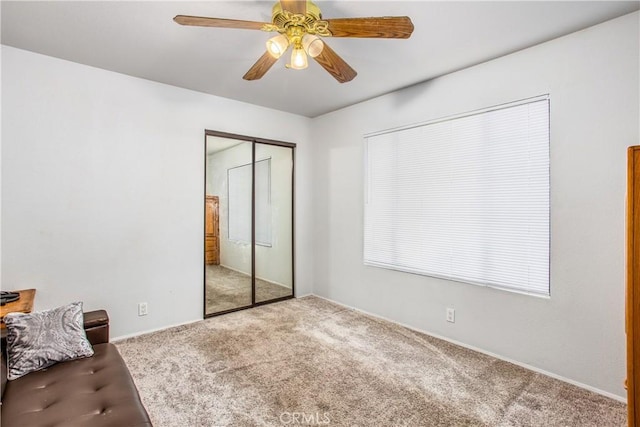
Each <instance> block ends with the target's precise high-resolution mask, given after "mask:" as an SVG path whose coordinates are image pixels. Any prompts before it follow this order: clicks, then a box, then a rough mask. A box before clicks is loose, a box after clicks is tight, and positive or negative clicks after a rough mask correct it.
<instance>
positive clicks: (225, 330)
mask: <svg viewBox="0 0 640 427" xmlns="http://www.w3.org/2000/svg"><path fill="white" fill-rule="evenodd" d="M117 346H118V348H119V350H120V352H121V353H122V355H123V357H124V358H125V360H126V362H127V364H128V366H129V369H130V370H131V373H132V375H133V377H134V379H135V382H136V384H137V386H138V389H139V391H140V395H141V396H142V400H143V402H144V404H145V406H146V408H147V410H148V411H149V415H150V416H151V419H152V421H153V424H154V426H156V427H163V426H166V427H176V426H178V427H187V426H281V425H326V426H375V427H383V426H411V427H417V426H598V427H602V426H623V425H625V424H626V405H624V404H622V403H619V402H616V401H614V400H611V399H608V398H606V397H602V396H599V395H597V394H594V393H591V392H589V391H586V390H583V389H580V388H577V387H575V386H572V385H569V384H566V383H563V382H561V381H558V380H554V379H552V378H549V377H545V376H543V375H540V374H537V373H535V372H532V371H528V370H526V369H523V368H521V367H518V366H515V365H512V364H510V363H506V362H503V361H500V360H497V359H494V358H492V357H489V356H486V355H483V354H480V353H476V352H474V351H471V350H467V349H464V348H461V347H458V346H456V345H453V344H449V343H447V342H445V341H441V340H438V339H435V338H432V337H429V336H427V335H423V334H420V333H417V332H414V331H411V330H408V329H406V328H403V327H401V326H398V325H395V324H393V323H390V322H386V321H382V320H379V319H376V318H372V317H369V316H366V315H363V314H361V313H359V312H356V311H353V310H349V309H345V308H344V307H341V306H339V305H336V304H333V303H330V302H328V301H325V300H323V299H320V298H317V297H306V298H301V299H293V300H287V301H284V302H279V303H275V304H270V305H266V306H262V307H258V308H254V309H250V310H245V311H240V312H235V313H231V314H227V315H224V316H219V317H215V318H211V319H207V320H204V321H201V322H197V323H194V324H191V325H187V326H182V327H177V328H172V329H168V330H164V331H160V332H156V333H152V334H149V335H145V336H141V337H136V338H130V339H128V340H125V341H121V342H119V343H117Z"/></svg>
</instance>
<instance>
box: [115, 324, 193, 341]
mask: <svg viewBox="0 0 640 427" xmlns="http://www.w3.org/2000/svg"><path fill="white" fill-rule="evenodd" d="M202 320H203V319H195V320H187V321H186V322H182V323H176V324H173V325H167V326H162V327H160V328H153V329H147V330H145V331H140V332H134V333H132V334H126V335H120V336H117V337H115V338H110V339H109V341H110V342H112V343H117V342H118V341H122V340H126V339H127V338H133V337H139V336H141V335H147V334H151V333H153V332H158V331H164V330H165V329H171V328H175V327H177V326H184V325H189V324H191V323H196V322H201V321H202Z"/></svg>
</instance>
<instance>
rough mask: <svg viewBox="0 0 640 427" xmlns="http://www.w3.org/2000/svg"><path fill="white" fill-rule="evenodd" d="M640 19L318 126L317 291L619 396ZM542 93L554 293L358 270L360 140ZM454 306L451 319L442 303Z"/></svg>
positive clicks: (333, 116)
mask: <svg viewBox="0 0 640 427" xmlns="http://www.w3.org/2000/svg"><path fill="white" fill-rule="evenodd" d="M638 20H639V15H638V13H637V12H636V13H633V14H630V15H627V16H624V17H621V18H618V19H616V20H613V21H610V22H606V23H604V24H601V25H598V26H596V27H592V28H590V29H587V30H584V31H581V32H578V33H574V34H572V35H569V36H566V37H563V38H560V39H557V40H553V41H550V42H548V43H544V44H542V45H539V46H536V47H533V48H530V49H527V50H524V51H521V52H517V53H514V54H511V55H508V56H505V57H502V58H499V59H496V60H493V61H489V62H487V63H484V64H481V65H478V66H475V67H472V68H469V69H466V70H462V71H459V72H456V73H453V74H450V75H446V76H443V77H441V78H438V79H435V80H432V81H429V82H426V83H423V84H419V85H416V86H413V87H410V88H407V89H405V90H401V91H397V92H394V93H391V94H388V95H385V96H382V97H379V98H376V99H373V100H370V101H367V102H363V103H361V104H358V105H355V106H352V107H348V108H345V109H342V110H340V111H337V112H334V113H330V114H327V115H324V116H321V117H319V118H316V119H315V120H314V121H313V123H312V130H313V133H312V135H314V137H313V138H314V140H313V147H314V159H315V161H316V168H315V179H314V182H315V190H314V194H315V204H314V207H315V210H316V212H315V215H316V217H315V225H316V227H315V239H314V242H315V243H316V245H317V250H316V265H315V273H316V274H315V276H314V277H315V284H314V291H315V292H316V293H317V294H319V295H321V296H324V297H327V298H330V299H333V300H336V301H338V302H341V303H344V304H347V305H350V306H353V307H356V308H359V309H361V310H365V311H369V312H371V313H375V314H377V315H380V316H383V317H387V318H390V319H393V320H396V321H399V322H401V323H404V324H407V325H410V326H412V327H415V328H419V329H422V330H425V331H429V332H431V333H434V334H438V335H441V336H445V337H448V338H449V339H452V340H457V341H460V342H463V343H465V344H467V345H470V346H475V347H478V348H481V349H483V350H485V351H488V352H493V353H495V354H498V355H501V356H502V357H506V358H511V359H514V360H516V361H519V362H520V363H525V364H529V365H532V366H534V367H537V368H539V369H542V370H546V371H548V372H551V373H553V374H556V375H560V376H563V377H565V378H567V379H570V380H572V381H576V382H579V383H583V384H585V385H588V386H590V387H593V388H596V389H599V390H601V391H604V392H606V393H611V394H615V395H617V396H621V397H622V396H625V391H624V389H623V380H624V378H625V333H624V231H625V227H624V221H625V218H624V215H625V210H624V207H625V176H626V147H627V146H629V145H634V144H638V143H639V142H640V140H639V132H638V126H639V122H638V117H639V111H638V104H639V99H638V91H639V84H638V74H639V70H638V62H639V56H638V51H639V45H638ZM546 93H548V94H550V97H551V199H552V200H551V228H552V230H551V239H552V240H551V293H552V296H551V298H550V299H541V298H536V297H531V296H525V295H520V294H516V293H510V292H506V291H500V290H495V289H489V288H484V287H479V286H474V285H469V284H462V283H456V282H450V281H446V280H440V279H435V278H429V277H423V276H417V275H411V274H406V273H401V272H396V271H390V270H384V269H379V268H373V267H365V266H364V265H363V263H362V255H363V254H362V237H363V175H364V174H363V135H364V134H366V133H369V132H374V131H379V130H383V129H388V128H392V127H396V126H402V125H406V124H411V123H417V122H424V121H428V120H431V119H435V118H439V117H444V116H448V115H452V114H456V113H461V112H466V111H471V110H474V109H479V108H483V107H487V106H492V105H497V104H501V103H506V102H509V101H514V100H519V99H523V98H527V97H531V96H535V95H541V94H546ZM446 307H454V308H455V309H456V323H455V324H451V323H447V322H446V321H445V308H446Z"/></svg>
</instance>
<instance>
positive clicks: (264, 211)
mask: <svg viewBox="0 0 640 427" xmlns="http://www.w3.org/2000/svg"><path fill="white" fill-rule="evenodd" d="M255 173H256V244H259V245H262V246H271V159H265V160H260V161H257V162H256V172H255ZM227 178H228V183H229V240H233V241H237V242H241V243H251V164H248V165H243V166H238V167H235V168H231V169H229V170H228V171H227Z"/></svg>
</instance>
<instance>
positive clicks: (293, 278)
mask: <svg viewBox="0 0 640 427" xmlns="http://www.w3.org/2000/svg"><path fill="white" fill-rule="evenodd" d="M207 136H215V137H219V138H227V139H237V140H239V141H245V142H251V177H252V179H251V305H246V306H242V307H237V308H232V309H229V310H223V311H218V312H215V313H207V282H206V280H207V279H206V274H207V264H206V262H204V256H203V258H202V264H203V286H202V290H203V308H202V311H203V317H204V318H205V319H206V318H209V317H214V316H219V315H221V314H227V313H232V312H234V311H239V310H246V309H248V308H253V307H259V306H261V305H266V304H271V303H274V302H278V301H284V300H288V299H292V298H295V294H296V271H295V268H296V267H295V266H296V250H295V242H296V234H295V223H296V211H295V205H296V191H295V189H296V180H295V172H296V144H295V143H293V142H285V141H277V140H274V139H266V138H258V137H253V136H247V135H239V134H235V133H228V132H221V131H215V130H209V129H205V131H204V174H203V175H204V187H203V188H204V190H203V193H204V196H205V197H204V198H203V202H204V200H205V198H206V192H207V191H206V188H207ZM256 144H265V145H274V146H278V147H285V148H290V149H291V295H288V296H284V297H279V298H274V299H270V300H267V301H260V302H256V204H255V199H256V186H255V172H256ZM203 212H204V215H205V216H206V206H203ZM204 221H205V222H204V225H203V228H204V227H206V217H205V218H204ZM203 231H204V230H203ZM204 236H205V234H204V233H203V249H204V250H206V243H205V242H206V238H205V237H204ZM203 255H204V253H203Z"/></svg>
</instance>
